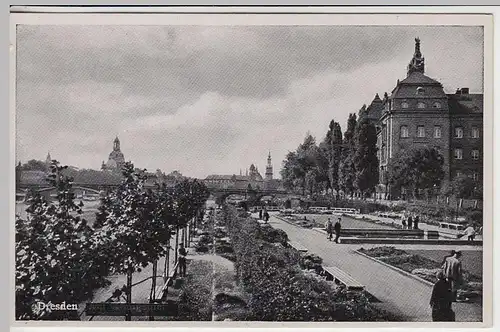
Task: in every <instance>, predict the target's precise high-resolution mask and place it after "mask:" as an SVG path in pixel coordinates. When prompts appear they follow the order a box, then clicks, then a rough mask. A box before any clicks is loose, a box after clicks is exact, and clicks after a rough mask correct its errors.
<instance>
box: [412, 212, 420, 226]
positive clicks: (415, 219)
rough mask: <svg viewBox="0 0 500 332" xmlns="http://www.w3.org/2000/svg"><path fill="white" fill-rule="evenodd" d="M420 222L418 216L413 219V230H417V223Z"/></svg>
mask: <svg viewBox="0 0 500 332" xmlns="http://www.w3.org/2000/svg"><path fill="white" fill-rule="evenodd" d="M419 222H420V217H419V216H418V214H416V215H415V217H414V218H413V229H418V223H419Z"/></svg>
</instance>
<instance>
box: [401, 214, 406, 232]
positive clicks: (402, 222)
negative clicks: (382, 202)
mask: <svg viewBox="0 0 500 332" xmlns="http://www.w3.org/2000/svg"><path fill="white" fill-rule="evenodd" d="M401 225H402V226H403V229H406V214H405V213H403V215H402V216H401Z"/></svg>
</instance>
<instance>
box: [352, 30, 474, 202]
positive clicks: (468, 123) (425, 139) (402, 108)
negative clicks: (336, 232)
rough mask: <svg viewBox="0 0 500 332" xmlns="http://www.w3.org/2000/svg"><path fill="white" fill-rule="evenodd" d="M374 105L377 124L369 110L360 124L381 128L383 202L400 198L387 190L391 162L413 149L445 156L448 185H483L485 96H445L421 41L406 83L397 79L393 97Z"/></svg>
mask: <svg viewBox="0 0 500 332" xmlns="http://www.w3.org/2000/svg"><path fill="white" fill-rule="evenodd" d="M376 97H377V96H376ZM374 103H375V106H376V108H375V109H378V108H377V107H378V106H379V105H381V112H380V116H379V119H378V120H377V121H375V120H373V118H374V116H371V117H370V116H369V115H370V112H368V108H367V109H366V110H363V109H362V111H363V112H361V111H360V119H362V118H363V117H364V118H368V119H370V120H371V121H374V123H375V124H376V127H377V147H378V158H379V163H380V179H379V182H380V185H379V190H378V195H379V196H380V197H381V198H382V197H387V196H391V197H397V196H399V195H400V194H401V188H390V187H389V185H388V172H389V168H390V165H391V163H390V161H391V160H392V159H393V158H396V157H397V156H398V154H399V153H400V152H401V151H402V150H405V149H409V148H413V147H422V148H424V147H428V148H435V149H437V150H438V151H439V152H440V153H441V154H442V156H443V159H444V172H445V177H444V181H451V180H453V178H454V177H456V176H459V175H462V174H463V175H467V176H470V177H473V178H474V179H475V180H477V181H482V173H483V172H482V170H483V162H482V161H483V158H482V147H483V139H482V134H483V130H482V129H483V94H471V93H470V92H469V89H468V88H461V89H458V90H457V91H456V92H455V93H454V94H447V93H445V91H444V89H443V86H442V84H441V83H440V82H438V81H436V80H434V79H432V78H430V77H428V76H426V75H425V61H424V57H423V56H422V53H421V51H420V40H419V39H418V38H416V39H415V52H414V54H413V58H412V59H411V61H410V63H409V64H408V67H407V76H406V78H405V79H403V80H401V81H400V80H398V82H397V84H396V87H395V88H394V89H393V90H392V92H391V94H390V96H388V95H385V96H384V99H383V100H382V101H381V103H380V102H379V101H378V100H377V98H375V99H374V102H373V103H372V105H374ZM372 105H370V106H372ZM372 113H376V112H372ZM403 190H404V189H403Z"/></svg>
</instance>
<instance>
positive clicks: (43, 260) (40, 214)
mask: <svg viewBox="0 0 500 332" xmlns="http://www.w3.org/2000/svg"><path fill="white" fill-rule="evenodd" d="M64 169H66V166H60V165H59V163H58V162H57V161H53V162H52V165H51V173H50V175H49V176H48V181H49V182H50V183H51V184H52V185H53V186H54V187H55V188H56V189H57V197H56V202H57V204H54V203H50V202H47V201H46V200H45V199H44V198H43V197H41V196H40V195H38V194H36V193H35V194H34V195H33V196H32V197H31V198H30V199H29V204H30V205H29V207H28V208H27V210H26V212H27V218H26V220H24V219H22V218H20V217H19V216H17V217H16V317H17V319H61V318H67V317H54V314H55V313H54V314H51V312H50V311H49V310H46V309H42V310H38V309H39V308H38V307H37V306H36V305H35V304H36V303H37V302H44V303H48V302H49V301H51V302H52V303H62V302H63V301H66V303H79V302H81V301H82V300H84V299H85V297H87V296H89V295H90V294H91V292H92V290H94V289H95V288H96V287H100V286H103V285H104V283H105V280H104V276H105V275H104V276H103V275H100V274H98V273H95V269H96V268H97V265H98V263H99V261H97V262H95V260H96V257H99V256H100V255H101V252H100V251H92V248H91V237H92V229H91V228H90V227H88V226H87V222H86V220H85V219H83V218H81V216H80V215H81V214H82V207H83V204H76V203H75V202H74V194H73V192H72V184H73V179H71V178H69V177H67V176H64V175H63V174H62V173H63V172H62V171H63V170H64ZM61 280H64V282H61Z"/></svg>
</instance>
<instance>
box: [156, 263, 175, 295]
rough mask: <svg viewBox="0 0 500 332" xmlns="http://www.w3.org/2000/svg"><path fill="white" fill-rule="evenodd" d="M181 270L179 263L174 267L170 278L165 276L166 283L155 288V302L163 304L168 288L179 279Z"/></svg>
mask: <svg viewBox="0 0 500 332" xmlns="http://www.w3.org/2000/svg"><path fill="white" fill-rule="evenodd" d="M178 268H179V262H177V263H176V264H175V265H174V268H173V269H172V270H171V271H170V272H169V274H168V276H165V275H164V276H163V280H164V283H163V285H160V286H156V287H155V293H154V298H153V302H162V301H163V298H164V297H165V294H166V291H167V290H168V287H169V286H170V285H172V282H173V281H174V279H175V278H176V277H177V269H178Z"/></svg>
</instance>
